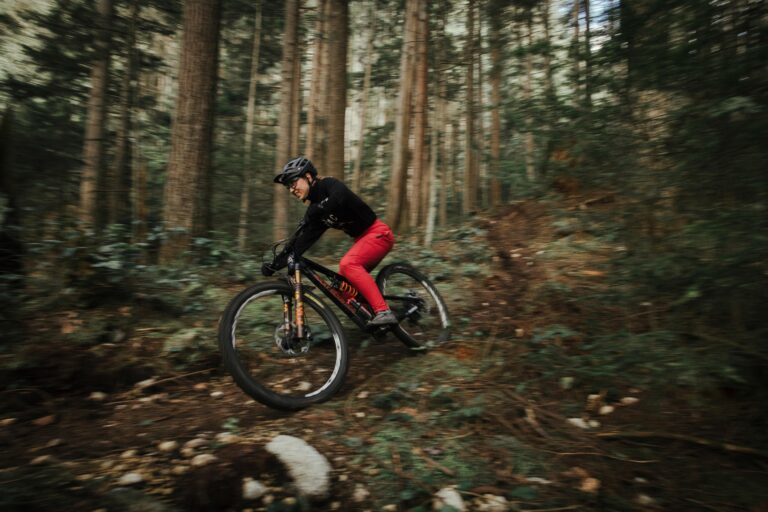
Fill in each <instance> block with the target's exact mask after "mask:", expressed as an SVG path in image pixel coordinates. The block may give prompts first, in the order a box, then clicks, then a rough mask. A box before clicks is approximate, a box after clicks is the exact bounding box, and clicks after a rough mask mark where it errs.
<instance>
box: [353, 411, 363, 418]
mask: <svg viewBox="0 0 768 512" xmlns="http://www.w3.org/2000/svg"><path fill="white" fill-rule="evenodd" d="M355 418H365V413H364V412H356V413H355Z"/></svg>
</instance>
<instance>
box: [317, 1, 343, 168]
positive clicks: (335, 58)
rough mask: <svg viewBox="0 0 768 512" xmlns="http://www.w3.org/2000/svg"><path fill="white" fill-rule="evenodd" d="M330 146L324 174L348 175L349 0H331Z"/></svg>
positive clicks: (329, 53)
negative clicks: (345, 139) (346, 142)
mask: <svg viewBox="0 0 768 512" xmlns="http://www.w3.org/2000/svg"><path fill="white" fill-rule="evenodd" d="M329 3H330V8H329V20H328V21H329V27H328V73H329V76H328V147H327V155H326V159H325V169H324V170H323V171H322V172H323V174H325V175H328V176H334V177H336V178H339V179H343V178H344V127H345V126H344V124H345V123H344V116H345V114H346V110H347V43H348V38H349V6H348V1H347V0H329Z"/></svg>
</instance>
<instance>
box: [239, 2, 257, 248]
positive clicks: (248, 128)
mask: <svg viewBox="0 0 768 512" xmlns="http://www.w3.org/2000/svg"><path fill="white" fill-rule="evenodd" d="M260 51H261V1H260V0H257V2H256V15H255V17H254V23H253V46H252V47H251V73H250V81H249V83H248V106H247V107H246V113H245V141H244V143H245V144H244V145H245V148H244V152H243V189H242V192H241V193H240V225H239V227H238V231H237V247H238V249H240V250H241V251H244V250H245V246H246V243H247V241H248V217H249V216H250V213H251V181H252V180H253V178H254V177H253V173H252V172H251V165H252V156H253V126H254V123H255V120H256V85H257V84H258V83H259V53H260Z"/></svg>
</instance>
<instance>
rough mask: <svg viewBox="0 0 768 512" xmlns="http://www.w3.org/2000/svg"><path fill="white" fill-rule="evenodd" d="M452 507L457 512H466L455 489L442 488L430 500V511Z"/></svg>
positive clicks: (465, 507) (462, 501)
mask: <svg viewBox="0 0 768 512" xmlns="http://www.w3.org/2000/svg"><path fill="white" fill-rule="evenodd" d="M446 506H447V507H452V508H454V509H456V510H458V511H459V512H466V510H467V506H466V505H465V504H464V500H463V499H461V494H459V491H457V490H456V488H455V487H444V488H442V489H440V490H439V491H437V492H436V493H435V495H434V497H433V498H432V509H433V510H442V509H443V508H444V507H446Z"/></svg>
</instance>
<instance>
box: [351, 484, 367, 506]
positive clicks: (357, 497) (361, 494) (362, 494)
mask: <svg viewBox="0 0 768 512" xmlns="http://www.w3.org/2000/svg"><path fill="white" fill-rule="evenodd" d="M370 495H371V493H370V492H368V489H366V488H365V486H364V485H363V484H357V485H356V486H355V492H354V493H352V500H353V501H354V502H355V503H362V502H364V501H365V500H367V499H368V496H370Z"/></svg>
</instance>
